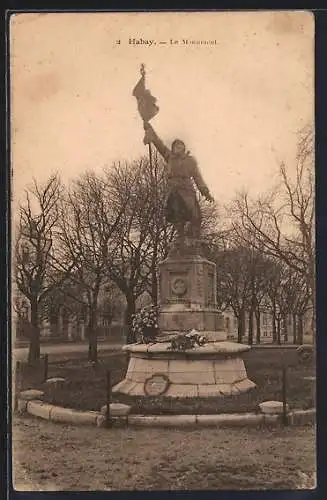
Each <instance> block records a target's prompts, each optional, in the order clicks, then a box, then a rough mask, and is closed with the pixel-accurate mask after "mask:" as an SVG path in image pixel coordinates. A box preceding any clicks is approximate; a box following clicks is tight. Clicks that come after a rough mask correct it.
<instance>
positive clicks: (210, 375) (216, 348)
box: [113, 342, 255, 398]
mask: <svg viewBox="0 0 327 500" xmlns="http://www.w3.org/2000/svg"><path fill="white" fill-rule="evenodd" d="M169 345H170V344H169V343H156V344H150V345H145V344H132V345H127V346H124V348H123V350H125V351H128V352H129V353H130V360H129V365H128V370H127V373H126V377H125V379H124V380H122V381H121V382H119V383H118V384H117V385H115V386H114V387H113V392H118V393H123V394H129V395H131V396H149V395H151V396H164V397H173V398H174V397H211V396H213V397H223V396H231V395H237V394H240V393H242V392H245V391H248V390H250V389H252V388H253V387H255V384H254V383H253V382H252V381H251V380H249V379H248V377H247V373H246V369H245V366H244V362H243V359H242V353H243V352H245V351H247V350H249V346H245V345H243V344H236V343H232V342H216V343H211V344H206V345H204V346H201V347H196V348H195V349H190V350H187V351H182V352H180V351H170V350H169Z"/></svg>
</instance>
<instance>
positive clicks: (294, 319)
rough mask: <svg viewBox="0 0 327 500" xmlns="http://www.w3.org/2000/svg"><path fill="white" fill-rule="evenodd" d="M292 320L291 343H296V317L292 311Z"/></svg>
mask: <svg viewBox="0 0 327 500" xmlns="http://www.w3.org/2000/svg"><path fill="white" fill-rule="evenodd" d="M292 318H293V321H292V323H293V324H292V327H293V344H297V320H296V319H297V318H296V314H295V313H293V315H292Z"/></svg>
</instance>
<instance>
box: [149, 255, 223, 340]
mask: <svg viewBox="0 0 327 500" xmlns="http://www.w3.org/2000/svg"><path fill="white" fill-rule="evenodd" d="M159 287H160V288H159V300H160V314H159V329H160V332H161V333H160V335H161V337H165V338H169V337H173V336H175V335H176V334H178V333H186V332H187V331H189V330H192V329H195V330H197V331H198V332H202V333H207V334H208V335H207V337H210V340H225V339H226V338H227V334H226V333H225V331H224V322H223V317H222V315H221V314H220V312H219V311H218V309H217V300H216V266H215V264H214V263H213V262H210V261H209V260H207V259H205V258H204V257H201V256H200V255H192V254H191V255H186V256H170V257H168V258H167V259H166V260H165V261H163V262H161V263H160V264H159Z"/></svg>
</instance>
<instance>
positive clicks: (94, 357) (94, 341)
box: [87, 303, 98, 363]
mask: <svg viewBox="0 0 327 500" xmlns="http://www.w3.org/2000/svg"><path fill="white" fill-rule="evenodd" d="M87 330H88V339H89V348H88V355H87V357H88V360H89V361H92V362H93V363H97V361H98V332H97V303H93V304H92V307H91V310H90V314H89V321H88V325H87Z"/></svg>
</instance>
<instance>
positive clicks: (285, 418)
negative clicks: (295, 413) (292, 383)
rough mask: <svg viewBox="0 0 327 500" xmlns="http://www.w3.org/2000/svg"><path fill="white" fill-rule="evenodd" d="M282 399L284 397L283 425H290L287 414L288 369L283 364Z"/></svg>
mask: <svg viewBox="0 0 327 500" xmlns="http://www.w3.org/2000/svg"><path fill="white" fill-rule="evenodd" d="M282 399H283V415H282V423H283V425H285V426H286V425H288V416H287V371H286V366H285V365H283V370H282Z"/></svg>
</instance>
